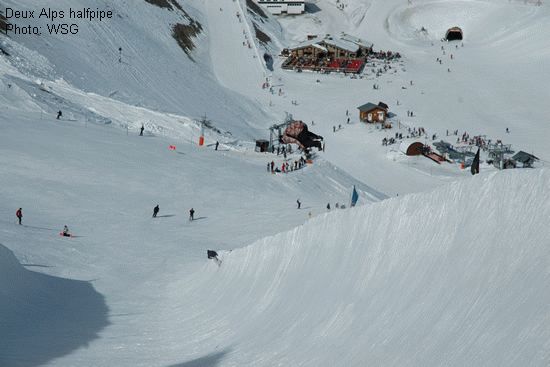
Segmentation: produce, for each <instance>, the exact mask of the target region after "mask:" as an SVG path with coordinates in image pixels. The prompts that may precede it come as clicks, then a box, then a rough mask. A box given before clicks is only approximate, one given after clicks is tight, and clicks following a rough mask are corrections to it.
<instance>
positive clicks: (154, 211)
mask: <svg viewBox="0 0 550 367" xmlns="http://www.w3.org/2000/svg"><path fill="white" fill-rule="evenodd" d="M159 210H160V208H159V206H158V204H157V206H155V207H154V208H153V218H156V217H157V214H158V213H159Z"/></svg>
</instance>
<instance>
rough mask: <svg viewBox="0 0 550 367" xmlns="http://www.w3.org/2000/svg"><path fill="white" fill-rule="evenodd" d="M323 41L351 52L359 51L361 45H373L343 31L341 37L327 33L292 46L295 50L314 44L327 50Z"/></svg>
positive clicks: (367, 46) (366, 46)
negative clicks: (322, 44)
mask: <svg viewBox="0 0 550 367" xmlns="http://www.w3.org/2000/svg"><path fill="white" fill-rule="evenodd" d="M322 42H324V43H325V44H328V45H331V46H335V47H338V48H340V49H342V50H346V51H349V52H357V51H359V48H360V47H365V48H369V47H372V43H370V42H367V41H364V40H362V39H360V38H357V37H353V36H350V35H349V34H345V33H342V35H341V36H340V37H332V36H330V35H327V36H326V37H325V38H314V39H311V40H307V41H304V42H300V43H298V44H297V45H295V46H294V47H292V49H293V50H295V49H297V48H304V47H311V46H313V47H317V48H320V49H322V50H323V51H327V50H326V48H324V47H323V46H321V45H320V43H322Z"/></svg>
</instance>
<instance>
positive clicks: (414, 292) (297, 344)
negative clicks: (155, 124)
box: [166, 170, 550, 366]
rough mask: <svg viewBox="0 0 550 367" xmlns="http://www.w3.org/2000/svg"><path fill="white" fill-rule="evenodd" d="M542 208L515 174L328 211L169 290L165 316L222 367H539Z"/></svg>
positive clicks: (538, 196)
mask: <svg viewBox="0 0 550 367" xmlns="http://www.w3.org/2000/svg"><path fill="white" fill-rule="evenodd" d="M549 201H550V174H549V172H548V171H547V170H545V171H538V172H537V171H532V172H526V171H523V172H505V173H498V174H491V175H488V176H487V175H485V176H481V177H476V178H475V179H473V180H470V181H468V182H461V183H459V184H455V185H452V186H445V187H442V188H441V189H437V190H435V191H434V192H431V193H425V194H416V195H409V196H407V197H405V198H403V199H391V200H386V201H384V202H382V203H379V204H375V205H372V206H366V207H361V208H357V209H354V210H350V211H347V212H345V213H330V214H327V215H325V216H322V217H318V218H316V219H314V220H312V221H310V222H308V223H307V224H304V225H303V226H300V227H298V228H296V229H294V230H292V231H289V232H286V233H282V234H279V235H276V236H273V237H269V238H266V239H263V240H261V241H259V242H257V243H254V244H252V245H251V246H248V247H246V248H243V249H239V250H235V251H233V252H231V253H229V254H225V255H224V256H223V264H222V266H221V268H219V269H218V268H217V267H216V266H215V265H214V264H210V265H208V266H205V267H204V268H203V269H202V271H199V272H197V273H195V274H193V275H191V276H190V277H186V278H184V279H182V280H181V281H178V282H175V283H174V284H173V285H172V286H171V287H170V288H169V289H171V292H172V294H173V295H174V297H181V300H182V304H180V305H178V307H177V308H175V309H170V310H168V309H167V310H166V312H169V311H172V312H174V311H175V312H178V313H181V315H182V318H181V326H182V327H186V328H189V329H191V330H193V333H192V337H191V338H189V339H187V338H186V339H185V340H186V342H185V344H186V345H188V346H187V348H190V349H194V348H199V347H204V345H205V344H206V345H208V346H209V348H210V349H211V350H214V348H218V349H223V348H227V349H230V352H229V353H228V355H227V356H226V357H225V359H224V360H223V362H222V363H220V364H219V365H220V366H233V365H255V366H274V365H300V366H319V365H323V366H356V365H375V366H442V365H444V366H466V365H468V366H473V365H477V366H517V365H523V366H544V365H547V364H548V363H550V350H549V349H548V340H550V339H549V338H550V323H549V318H548V316H549V313H548V312H549V311H548V310H549V309H548V305H549V304H550V272H549V269H550V267H549V266H550V254H549V253H548V245H549V244H550V242H549V238H550V229H549V228H548V226H547V225H546V218H548V215H550V208H549V206H548V202H549ZM532 213H537V215H535V216H533V215H532ZM183 289H185V292H184V293H183V294H182V293H181V292H182V290H183ZM204 289H208V291H206V292H205V291H204ZM198 294H200V296H199V297H196V295H198ZM227 305H230V308H231V311H230V312H228V309H227ZM189 310H194V311H193V312H191V314H189ZM184 315H185V316H184ZM204 315H208V316H207V317H208V320H211V321H208V322H204V318H205V316H204Z"/></svg>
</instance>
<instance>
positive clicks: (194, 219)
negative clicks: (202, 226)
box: [192, 217, 208, 222]
mask: <svg viewBox="0 0 550 367" xmlns="http://www.w3.org/2000/svg"><path fill="white" fill-rule="evenodd" d="M206 218H208V217H198V218H193V220H192V222H194V221H196V220H201V219H206Z"/></svg>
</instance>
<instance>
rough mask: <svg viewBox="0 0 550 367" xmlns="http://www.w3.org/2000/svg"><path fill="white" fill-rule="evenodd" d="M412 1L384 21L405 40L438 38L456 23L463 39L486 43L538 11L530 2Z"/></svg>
mask: <svg viewBox="0 0 550 367" xmlns="http://www.w3.org/2000/svg"><path fill="white" fill-rule="evenodd" d="M413 4H414V5H403V6H400V7H398V8H397V9H396V10H394V11H393V12H392V13H391V14H390V15H389V17H388V18H387V22H386V26H387V28H388V32H389V34H390V35H391V36H392V37H393V38H395V39H397V40H400V41H403V42H407V43H411V42H414V41H417V42H418V41H426V40H429V41H439V40H441V39H443V38H444V37H445V34H446V32H447V30H448V29H449V28H451V27H455V26H457V27H460V28H461V29H462V30H463V32H464V40H465V41H468V42H469V43H470V44H487V43H490V42H495V41H498V40H500V39H502V38H505V37H507V36H510V35H511V34H513V33H515V32H517V31H521V30H522V29H524V28H525V27H526V26H527V25H528V24H529V23H530V22H531V21H532V20H533V17H534V16H535V15H536V14H537V13H538V11H539V10H540V8H539V7H535V6H532V5H521V4H515V3H508V4H505V5H504V4H502V2H498V1H494V2H488V1H478V0H470V1H431V2H426V3H421V4H420V3H413ZM423 28H424V29H425V31H423Z"/></svg>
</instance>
